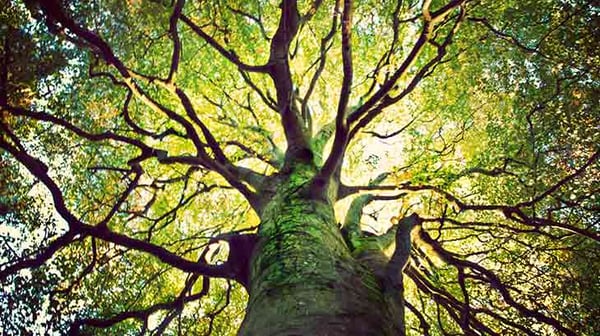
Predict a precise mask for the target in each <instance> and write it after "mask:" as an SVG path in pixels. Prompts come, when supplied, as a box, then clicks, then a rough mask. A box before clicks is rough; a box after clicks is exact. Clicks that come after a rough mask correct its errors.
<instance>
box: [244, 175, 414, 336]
mask: <svg viewBox="0 0 600 336" xmlns="http://www.w3.org/2000/svg"><path fill="white" fill-rule="evenodd" d="M305 168H306V167H305ZM314 173H316V171H314V169H311V168H310V167H308V168H306V169H304V170H302V169H295V171H294V172H293V173H292V174H290V175H288V177H287V178H286V179H285V180H284V181H282V182H281V183H280V184H279V188H278V190H277V192H276V194H275V195H274V196H273V197H272V198H271V200H270V201H269V203H268V204H267V205H266V206H265V208H264V210H263V211H262V213H261V220H262V222H261V225H260V229H259V232H258V235H259V240H258V244H257V245H256V248H255V250H254V253H253V259H252V266H251V267H252V269H251V277H250V288H249V294H250V299H249V303H248V307H247V310H246V317H245V319H244V322H243V324H242V327H241V328H240V331H239V335H248V336H250V335H254V336H257V335H261V336H262V335H397V334H398V333H397V329H396V328H397V326H395V324H397V322H398V318H399V316H398V312H397V311H396V314H392V311H394V309H390V308H388V305H387V304H386V299H385V297H384V289H383V288H384V284H382V283H381V278H380V277H378V276H376V275H375V274H374V272H373V271H372V270H371V269H369V267H366V266H364V265H362V264H361V263H360V261H359V260H357V259H355V258H354V257H353V256H352V254H351V252H350V250H349V248H348V246H347V245H346V243H345V241H344V239H343V237H342V235H341V233H340V229H339V225H338V224H337V222H336V220H335V216H334V210H333V206H332V202H331V201H330V200H328V199H323V198H322V197H316V196H314V195H312V193H311V192H310V190H306V189H307V188H308V186H309V185H310V181H311V179H312V177H313V176H314ZM392 315H395V316H392ZM395 322H396V323H395ZM402 323H403V321H402Z"/></svg>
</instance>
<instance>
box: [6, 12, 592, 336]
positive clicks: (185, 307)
mask: <svg viewBox="0 0 600 336" xmlns="http://www.w3.org/2000/svg"><path fill="white" fill-rule="evenodd" d="M0 8H1V9H0V36H1V39H0V43H1V45H2V47H1V48H0V51H1V52H0V108H1V110H0V167H1V169H0V246H1V247H0V282H1V283H2V292H1V295H0V330H3V333H4V334H5V335H29V334H33V335H37V334H50V335H52V334H66V333H68V332H69V331H70V332H74V331H75V330H81V331H82V332H83V333H89V334H94V335H116V334H122V335H137V334H149V335H150V334H151V335H159V334H164V335H179V334H188V335H200V334H214V335H232V334H235V333H236V331H237V330H238V328H239V326H240V324H241V322H242V320H243V318H244V313H245V308H246V304H247V301H248V294H247V289H246V288H248V281H249V280H248V278H247V274H246V273H245V272H246V268H247V267H248V266H247V264H248V263H249V262H250V260H249V259H248V258H249V255H250V252H251V251H252V248H251V247H252V246H253V245H252V244H253V241H254V240H255V239H256V232H257V230H258V229H259V227H260V225H261V213H262V212H263V210H264V209H265V206H266V204H267V203H268V202H269V200H270V199H271V197H272V196H273V194H274V193H275V191H274V190H275V189H276V188H278V183H280V180H278V179H277V177H278V176H281V175H282V174H285V172H289V171H290V170H293V169H294V167H296V166H299V165H307V164H314V165H315V166H316V167H318V172H317V173H316V175H315V176H316V177H315V178H314V180H313V181H312V182H311V183H312V184H311V188H312V190H318V193H317V192H316V191H315V195H317V194H318V195H317V196H315V197H322V195H325V194H326V195H328V196H327V197H329V198H330V199H331V200H332V201H333V202H335V212H336V220H337V221H338V222H339V228H340V230H341V232H342V234H343V235H344V238H345V240H346V243H347V244H348V245H349V246H352V247H353V248H354V249H356V250H358V249H360V248H363V247H364V248H372V247H371V246H375V245H376V246H382V245H378V244H383V243H382V242H384V241H386V239H387V240H389V241H392V240H394V238H393V237H394V235H395V232H396V231H395V230H396V228H398V227H400V226H399V224H398V223H399V222H402V220H403V219H405V218H409V217H408V215H409V214H412V213H414V214H417V215H418V218H419V224H418V226H417V227H415V228H414V229H413V230H412V233H411V236H412V241H413V243H412V250H411V253H410V257H409V260H408V263H407V264H406V267H405V268H404V270H403V273H404V293H403V295H404V300H405V304H406V313H405V319H406V331H407V334H409V335H594V334H596V333H598V332H600V322H599V320H598V316H600V282H599V279H598V274H600V248H599V245H598V244H599V241H600V233H599V231H600V216H599V210H600V193H599V190H600V164H599V160H598V159H599V155H600V146H599V144H600V126H599V125H600V109H599V107H598V100H599V98H598V97H600V81H599V80H600V78H599V72H600V67H599V66H600V53H599V52H598V50H599V48H598V46H599V45H600V44H599V42H600V31H599V28H598V27H600V7H599V6H598V4H597V3H596V2H595V1H583V0H572V1H569V0H546V1H539V0H536V1H533V0H525V1H513V0H507V1H476V0H444V1H438V0H424V1H412V0H409V1H402V0H396V1H392V0H385V1H381V0H377V1H375V0H344V1H340V0H336V1H322V0H312V1H308V0H306V1H296V0H283V1H266V0H255V1H226V0H221V1H217V0H214V1H184V0H176V1H175V0H173V1H136V0H129V1H117V0H104V1H61V0H47V1H32V0H28V1H25V2H17V1H12V0H3V1H2V2H1V3H0ZM299 178H301V177H299ZM319 195H320V196H319ZM359 236H360V239H359ZM247 246H250V248H247ZM365 246H366V247H365ZM385 247H386V248H382V250H385V251H384V252H386V253H387V255H388V257H391V258H393V257H394V255H395V254H394V248H393V247H394V246H393V244H392V245H391V247H389V248H388V246H387V245H386V246H385Z"/></svg>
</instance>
